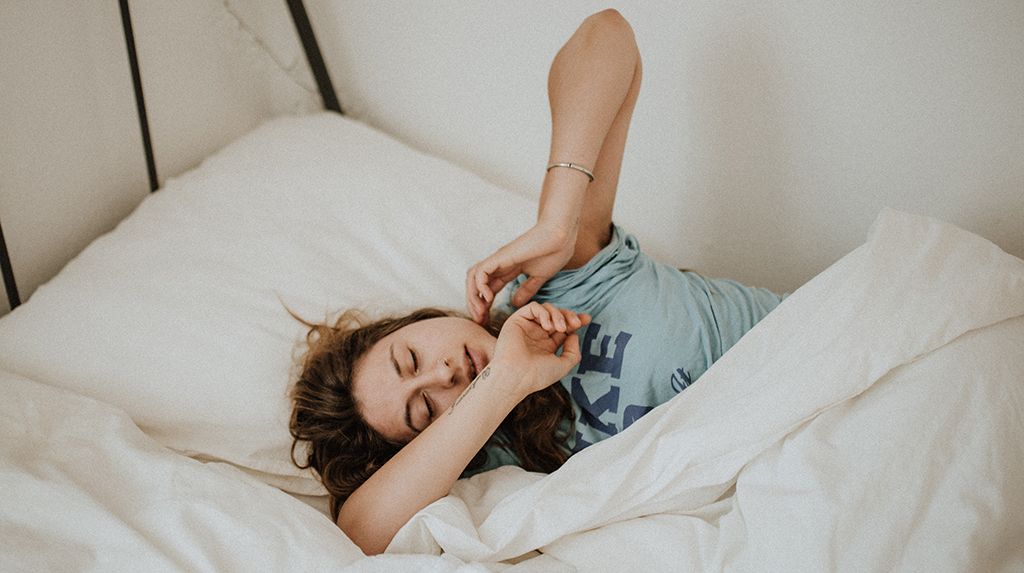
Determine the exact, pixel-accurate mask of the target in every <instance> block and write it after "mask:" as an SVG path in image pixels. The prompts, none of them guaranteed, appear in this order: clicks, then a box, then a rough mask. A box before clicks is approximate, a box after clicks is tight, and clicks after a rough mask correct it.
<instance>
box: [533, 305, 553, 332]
mask: <svg viewBox="0 0 1024 573" xmlns="http://www.w3.org/2000/svg"><path fill="white" fill-rule="evenodd" d="M534 305H535V308H534V316H536V317H537V321H538V322H539V323H540V326H541V328H543V329H544V330H546V331H548V332H551V331H553V330H554V329H555V328H554V326H553V325H552V324H551V313H550V312H549V311H548V309H546V308H544V306H543V305H540V304H537V303H534Z"/></svg>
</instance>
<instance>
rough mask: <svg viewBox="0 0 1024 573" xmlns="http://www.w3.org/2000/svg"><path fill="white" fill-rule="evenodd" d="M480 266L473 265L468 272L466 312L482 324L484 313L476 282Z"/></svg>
mask: <svg viewBox="0 0 1024 573" xmlns="http://www.w3.org/2000/svg"><path fill="white" fill-rule="evenodd" d="M478 266H479V265H473V266H472V267H470V268H469V270H468V271H466V310H468V311H469V314H470V315H471V316H472V318H473V320H474V321H476V322H480V317H481V315H482V314H483V313H484V310H483V305H482V304H481V302H480V291H479V290H477V287H476V280H475V277H476V270H477V267H478Z"/></svg>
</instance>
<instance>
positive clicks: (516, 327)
mask: <svg viewBox="0 0 1024 573" xmlns="http://www.w3.org/2000/svg"><path fill="white" fill-rule="evenodd" d="M587 324H590V315H588V314H577V313H576V312H573V311H571V310H566V309H561V308H557V307H555V306H554V305H551V304H540V303H536V302H531V303H529V304H527V305H526V306H524V307H522V308H520V309H519V310H517V311H516V312H515V313H514V314H513V315H512V316H510V317H509V318H508V320H506V321H505V325H504V326H502V328H501V333H500V334H499V335H498V343H497V346H496V347H495V349H494V359H493V360H492V364H496V365H507V366H505V367H506V368H508V369H514V370H515V371H516V372H519V373H521V374H522V375H521V376H517V378H518V379H519V383H520V384H521V386H520V387H519V388H518V391H519V392H520V393H521V394H522V397H524V398H525V397H526V396H527V395H529V394H530V393H532V392H536V391H538V390H542V389H544V388H546V387H548V386H550V385H551V384H553V383H555V382H556V381H558V380H560V379H561V378H562V377H563V376H565V375H566V374H568V373H569V371H570V370H572V368H573V366H575V365H576V364H578V363H579V361H580V340H579V336H577V334H576V331H577V330H578V329H580V328H582V327H583V326H585V325H587ZM559 348H561V349H562V353H561V355H558V354H555V352H556V351H557V350H558V349H559Z"/></svg>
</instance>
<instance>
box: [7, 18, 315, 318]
mask: <svg viewBox="0 0 1024 573" xmlns="http://www.w3.org/2000/svg"><path fill="white" fill-rule="evenodd" d="M130 5H131V11H132V21H133V24H134V31H135V39H136V44H137V50H138V57H139V62H140V66H141V69H142V82H143V89H144V91H145V95H146V105H147V108H148V114H149V119H150V132H151V136H152V140H153V147H154V149H155V154H156V162H157V171H158V174H159V176H160V182H161V183H163V182H164V181H165V180H166V179H167V178H168V177H171V176H174V175H177V174H180V173H182V172H183V171H185V170H187V169H189V168H192V167H194V166H196V165H198V164H199V162H200V161H201V160H202V159H203V158H204V157H206V156H207V155H209V154H210V153H212V152H214V151H216V150H217V149H219V148H220V147H222V146H224V145H225V144H227V143H228V142H230V141H232V140H233V139H235V138H236V137H238V136H239V135H241V134H243V133H245V132H247V131H249V130H251V129H252V128H253V127H255V126H256V125H258V124H259V123H261V122H262V121H265V120H266V119H269V118H271V117H274V116H276V115H280V114H284V113H306V112H309V111H311V110H315V109H318V107H319V105H320V104H319V96H318V95H317V94H316V87H315V83H314V82H313V79H312V75H311V74H310V73H309V70H308V68H307V66H306V64H305V60H304V57H305V56H304V55H303V54H302V50H301V47H300V45H299V42H298V39H297V38H296V35H295V32H294V27H293V26H292V23H291V20H290V18H289V17H288V12H287V8H286V6H285V4H284V2H281V1H278V0H247V1H245V2H241V1H239V0H231V1H215V0H176V1H175V2H160V1H158V0H132V2H131V3H130ZM148 189H149V183H148V179H147V175H146V164H145V155H144V152H143V148H142V136H141V133H140V130H139V124H138V116H137V114H136V111H135V100H134V96H133V92H132V83H131V72H130V68H129V65H128V56H127V53H126V50H125V41H124V33H123V30H122V25H121V17H120V12H119V10H118V4H117V2H114V1H102V2H101V1H97V0H94V1H91V2H66V1H63V0H33V1H31V2H29V1H20V0H0V222H2V224H3V230H4V235H5V239H6V241H7V246H8V249H9V251H10V255H11V262H12V266H13V267H14V271H15V275H16V278H17V283H18V288H19V291H20V294H21V298H22V300H23V301H24V300H27V299H28V297H29V296H30V295H31V293H32V292H33V291H34V290H35V289H36V288H37V287H38V286H39V285H40V284H42V283H43V282H45V281H46V280H48V279H49V278H50V277H52V276H53V275H55V274H56V273H57V271H59V270H60V268H61V267H63V266H64V264H65V263H66V262H67V261H68V260H70V259H71V258H72V257H73V256H74V255H76V254H77V253H78V252H79V251H81V250H82V249H83V248H84V247H85V246H86V245H87V244H88V243H89V242H90V241H92V239H93V238H95V237H96V236H98V235H100V234H102V233H105V232H106V231H109V230H110V229H112V228H113V227H114V225H116V224H117V222H118V221H120V220H121V219H122V218H124V217H125V216H126V215H128V213H130V212H131V210H132V209H134V207H135V206H136V205H137V204H138V202H139V201H141V200H142V199H143V198H144V197H145V196H146V194H147V193H148ZM0 299H2V302H0V314H2V313H4V312H6V310H7V299H6V297H3V296H0Z"/></svg>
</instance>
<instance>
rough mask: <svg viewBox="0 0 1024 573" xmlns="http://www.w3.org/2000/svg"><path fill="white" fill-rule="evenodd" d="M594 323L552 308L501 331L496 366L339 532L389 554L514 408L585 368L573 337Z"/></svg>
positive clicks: (369, 492) (392, 465) (387, 472)
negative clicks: (393, 542)
mask: <svg viewBox="0 0 1024 573" xmlns="http://www.w3.org/2000/svg"><path fill="white" fill-rule="evenodd" d="M589 322H590V317H589V316H587V315H577V314H576V313H574V312H572V311H567V310H560V309H557V308H555V307H553V306H551V305H543V306H542V305H539V304H536V303H534V304H531V305H528V306H525V307H523V308H521V309H519V310H518V311H516V313H515V314H513V315H512V316H511V317H509V319H508V320H507V321H506V322H505V325H504V326H503V327H502V330H501V334H500V336H499V337H498V343H497V346H496V347H495V353H494V359H493V360H492V361H491V363H490V364H489V365H487V367H485V368H484V369H483V371H481V372H480V374H479V375H478V376H477V377H476V379H475V380H473V382H472V383H471V384H470V385H469V386H468V387H467V388H466V390H465V391H464V392H463V393H462V395H461V396H460V397H459V398H458V399H457V400H456V401H455V403H454V404H453V405H452V406H451V408H449V409H448V410H446V411H445V412H444V413H443V414H442V415H441V416H440V417H438V418H437V419H436V420H435V421H434V422H432V423H431V424H430V425H429V426H427V427H426V429H424V430H423V432H422V433H420V434H419V435H418V436H416V437H415V438H414V439H413V440H412V441H411V442H409V443H408V444H406V445H405V446H404V447H403V448H402V449H401V450H400V451H399V452H398V454H396V455H395V457H393V458H391V459H390V460H388V462H387V463H385V464H384V465H383V466H381V468H380V469H379V470H377V471H376V472H375V473H374V474H373V475H372V476H370V478H369V479H368V480H366V482H364V483H363V484H362V485H361V486H359V487H358V488H357V489H356V490H355V491H354V492H352V495H350V496H349V497H348V499H347V500H345V502H344V504H343V505H342V506H341V511H340V512H339V513H338V527H340V528H341V530H342V531H344V532H345V534H346V535H348V537H349V538H350V539H351V540H352V541H353V542H354V543H355V544H356V545H358V546H359V547H360V548H361V549H362V550H363V551H364V552H365V553H367V554H368V555H376V554H378V553H382V552H383V551H384V550H385V549H387V546H388V544H389V543H391V540H392V538H394V536H395V533H397V532H398V530H399V529H401V528H402V526H403V525H405V523H406V522H408V521H409V519H411V518H412V516H413V515H415V514H416V512H418V511H419V510H421V509H423V508H424V507H426V506H427V505H429V504H431V503H433V502H434V501H437V500H438V499H441V498H442V497H444V496H445V495H448V492H450V491H451V488H452V485H453V484H454V483H455V481H456V480H458V479H459V476H460V475H461V474H462V472H463V471H464V470H465V469H466V466H467V465H468V464H469V462H470V460H472V459H473V456H475V455H476V453H477V452H479V451H480V448H482V447H483V446H484V444H485V443H486V442H487V440H488V439H489V438H490V437H491V435H492V434H494V432H495V431H496V430H497V428H498V426H499V424H501V421H502V420H504V419H505V417H506V416H507V415H508V414H509V412H511V411H512V409H513V408H514V407H515V406H516V404H518V403H519V402H520V401H521V400H522V399H523V398H525V397H526V396H527V395H529V394H530V393H532V392H535V391H537V390H540V389H542V388H545V387H547V386H549V385H551V384H552V383H553V381H557V380H559V379H560V378H561V377H562V376H564V375H565V374H566V373H567V372H569V370H571V369H572V367H573V366H575V365H576V363H577V362H579V359H580V350H579V338H578V337H577V336H576V334H575V331H576V330H577V329H578V328H581V327H582V326H585V325H586V324H588V323H589ZM560 347H561V348H562V353H561V355H556V354H555V351H556V350H557V349H558V348H560Z"/></svg>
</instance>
